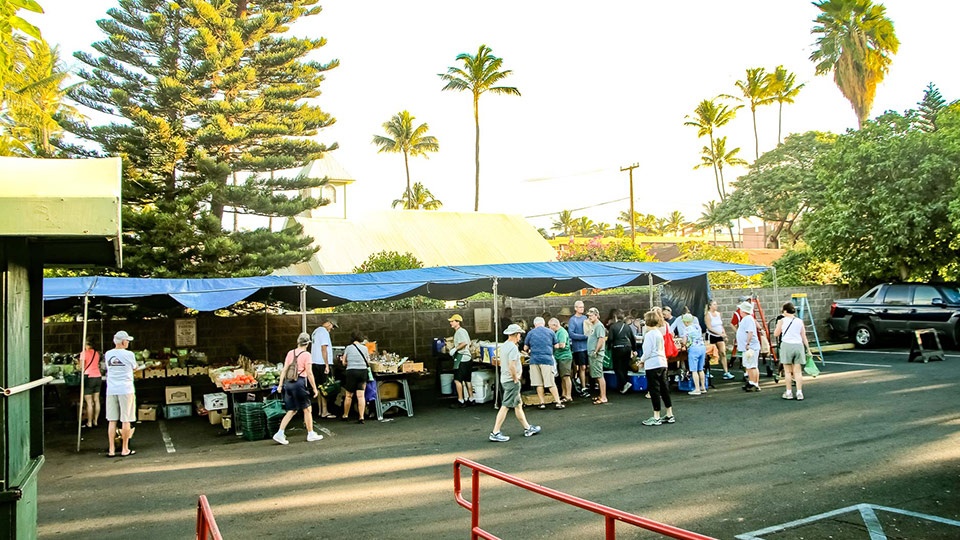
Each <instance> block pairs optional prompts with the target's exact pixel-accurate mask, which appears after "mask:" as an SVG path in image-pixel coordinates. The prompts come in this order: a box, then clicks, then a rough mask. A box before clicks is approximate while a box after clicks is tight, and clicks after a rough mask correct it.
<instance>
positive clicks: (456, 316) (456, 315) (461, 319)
mask: <svg viewBox="0 0 960 540" xmlns="http://www.w3.org/2000/svg"><path fill="white" fill-rule="evenodd" d="M447 320H448V321H457V322H463V317H461V316H460V314H459V313H454V314H453V316H452V317H450V318H449V319H447Z"/></svg>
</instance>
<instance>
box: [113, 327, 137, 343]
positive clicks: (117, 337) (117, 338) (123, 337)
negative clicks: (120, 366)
mask: <svg viewBox="0 0 960 540" xmlns="http://www.w3.org/2000/svg"><path fill="white" fill-rule="evenodd" d="M113 341H114V342H115V343H119V342H121V341H133V336H131V335H130V334H128V333H127V332H126V331H125V330H121V331H119V332H117V333H116V334H114V335H113Z"/></svg>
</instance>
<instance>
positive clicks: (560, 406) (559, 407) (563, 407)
mask: <svg viewBox="0 0 960 540" xmlns="http://www.w3.org/2000/svg"><path fill="white" fill-rule="evenodd" d="M553 408H554V409H566V408H567V406H566V405H564V404H563V403H557V404H556V405H554V406H553Z"/></svg>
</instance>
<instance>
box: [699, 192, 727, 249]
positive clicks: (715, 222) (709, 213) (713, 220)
mask: <svg viewBox="0 0 960 540" xmlns="http://www.w3.org/2000/svg"><path fill="white" fill-rule="evenodd" d="M694 225H696V227H697V230H700V231H703V230H707V229H711V230H713V243H714V245H716V244H717V231H718V230H719V227H720V226H721V225H726V226H727V230H729V231H730V245H731V246H736V244H735V242H734V236H733V227H732V225H731V223H730V222H729V221H725V220H724V219H722V218H721V217H720V205H719V204H718V203H717V201H710V202H707V203H704V204H703V213H701V214H700V218H699V219H698V220H697V221H696V223H694Z"/></svg>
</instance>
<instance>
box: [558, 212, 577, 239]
mask: <svg viewBox="0 0 960 540" xmlns="http://www.w3.org/2000/svg"><path fill="white" fill-rule="evenodd" d="M573 221H574V219H573V212H571V211H570V210H561V211H560V213H559V214H558V215H557V220H556V221H554V222H553V230H555V231H557V232H561V233H563V235H564V236H570V231H572V230H573Z"/></svg>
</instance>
